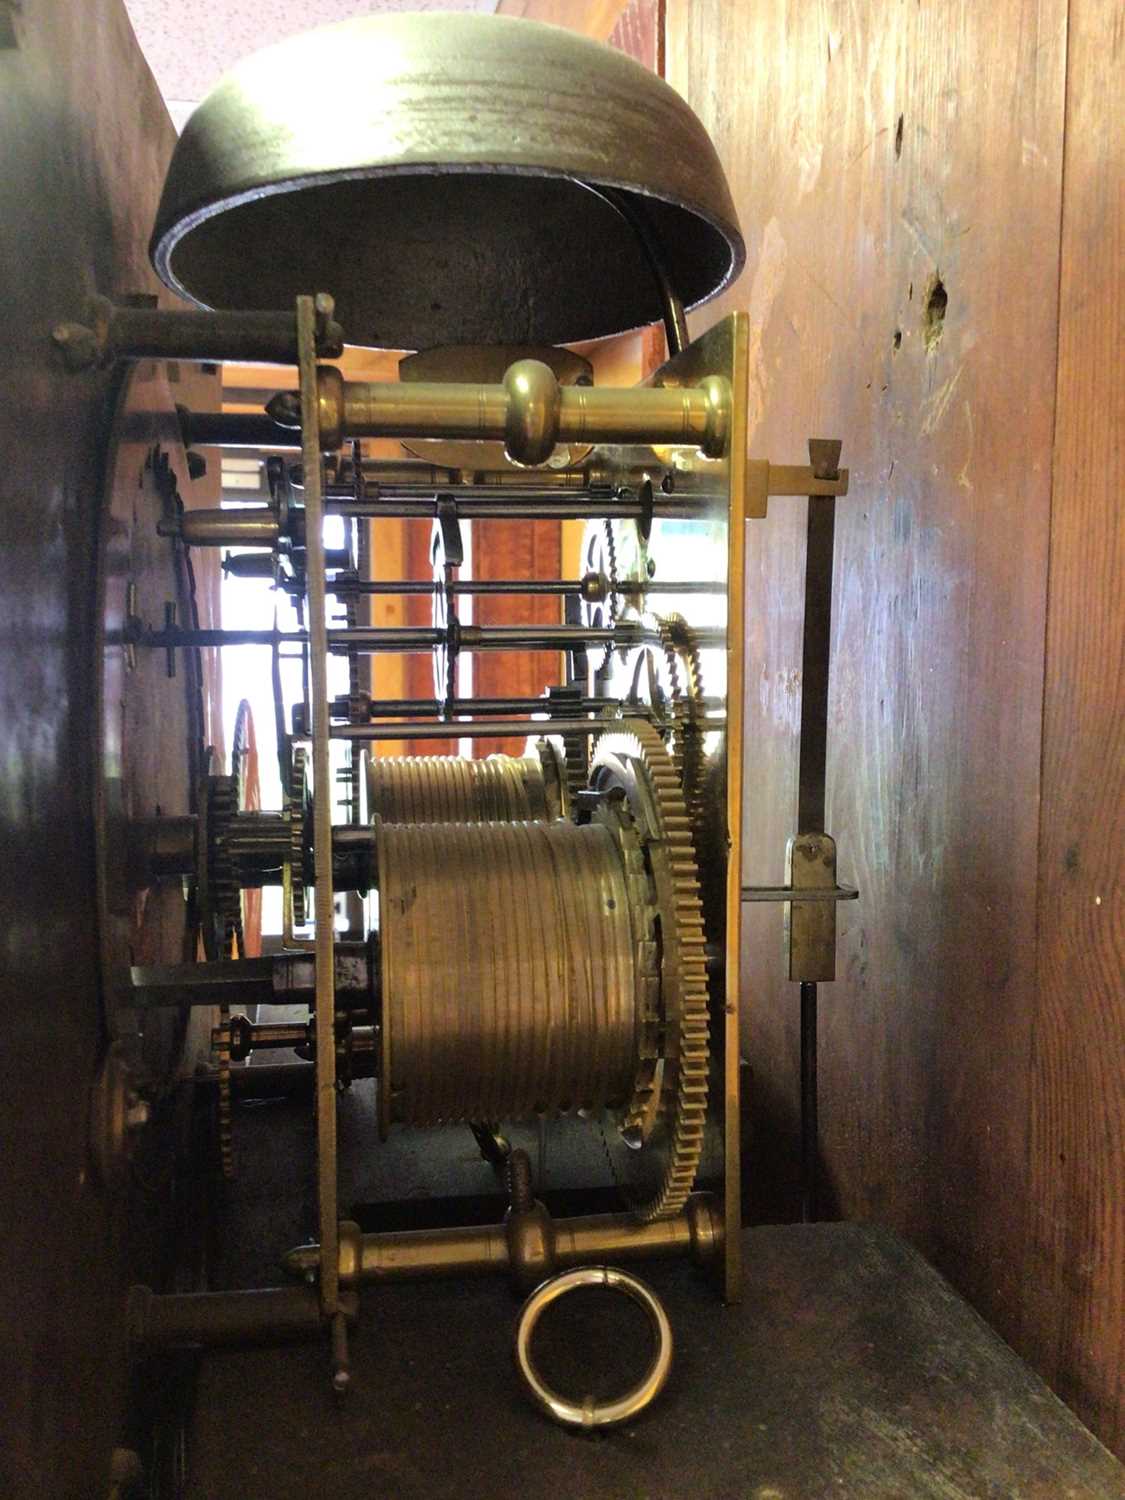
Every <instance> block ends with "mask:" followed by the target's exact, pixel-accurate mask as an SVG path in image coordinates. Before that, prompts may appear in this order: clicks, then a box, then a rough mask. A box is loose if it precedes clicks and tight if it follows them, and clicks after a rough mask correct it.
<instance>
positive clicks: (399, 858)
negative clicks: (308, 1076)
mask: <svg viewBox="0 0 1125 1500" xmlns="http://www.w3.org/2000/svg"><path fill="white" fill-rule="evenodd" d="M375 827H376V839H377V843H378V860H379V888H380V889H379V909H380V924H381V951H382V987H383V995H384V997H385V1001H384V1012H383V1064H382V1070H381V1078H382V1084H381V1088H380V1099H381V1103H380V1115H381V1123H382V1126H383V1128H384V1129H385V1128H386V1126H387V1125H388V1124H389V1123H390V1122H391V1121H392V1120H394V1121H400V1122H402V1123H407V1124H411V1125H436V1124H441V1123H445V1122H453V1121H460V1120H512V1119H527V1118H530V1117H532V1116H535V1115H538V1114H553V1113H556V1112H560V1111H565V1110H570V1109H577V1108H588V1109H595V1110H596V1109H599V1108H601V1107H602V1106H606V1105H618V1104H621V1103H622V1102H623V1101H625V1100H626V1099H627V1098H628V1097H629V1094H630V1091H631V1089H632V1085H633V1078H634V1074H635V1072H636V1067H637V1051H638V1037H639V996H638V973H637V964H636V959H635V948H634V943H635V924H636V923H637V922H639V921H640V917H639V915H637V914H635V913H633V911H632V910H631V906H630V900H629V889H628V885H627V883H626V878H625V869H624V865H623V861H622V855H621V851H620V846H619V844H618V842H617V839H616V837H615V835H614V833H613V832H612V831H611V830H610V829H609V828H607V827H605V826H604V825H603V824H600V823H591V824H587V825H585V826H582V827H578V826H576V825H575V824H573V823H570V822H567V821H560V822H554V823H532V822H524V823H509V824H502V823H478V824H463V825H452V824H429V825H427V826H423V827H404V826H401V825H392V824H388V823H383V822H382V821H377V822H376V825H375Z"/></svg>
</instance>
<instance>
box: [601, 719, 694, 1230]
mask: <svg viewBox="0 0 1125 1500" xmlns="http://www.w3.org/2000/svg"><path fill="white" fill-rule="evenodd" d="M622 760H624V761H635V762H637V763H638V764H639V765H640V766H641V767H642V768H643V770H644V774H645V776H646V779H647V781H648V784H649V787H650V788H651V790H652V791H653V793H654V807H655V814H654V816H655V826H654V827H652V828H651V829H650V830H649V836H648V839H647V841H646V838H645V834H644V833H643V832H642V834H641V842H642V845H643V844H645V843H646V842H647V845H648V853H649V859H650V861H651V864H652V868H653V875H654V882H655V886H656V894H657V900H658V903H659V908H660V917H661V932H662V938H663V962H662V970H661V996H662V999H663V1014H662V1016H661V1018H660V1020H661V1022H662V1029H663V1049H662V1050H663V1057H662V1061H663V1068H662V1070H660V1071H661V1078H660V1088H661V1093H662V1106H663V1108H664V1110H665V1112H666V1115H665V1118H666V1122H667V1125H668V1145H667V1160H666V1162H665V1164H664V1170H663V1173H662V1180H661V1182H660V1185H659V1187H658V1188H657V1189H656V1191H655V1193H654V1194H653V1195H652V1196H651V1197H650V1198H649V1199H648V1200H647V1201H645V1202H643V1203H640V1204H634V1212H635V1213H636V1215H637V1217H638V1218H639V1219H641V1220H643V1221H650V1220H653V1219H661V1218H668V1217H670V1216H671V1215H673V1214H676V1213H678V1212H679V1211H680V1209H682V1208H683V1206H684V1204H685V1203H686V1201H687V1199H688V1197H689V1195H690V1193H691V1190H692V1187H693V1185H694V1183H695V1178H696V1174H697V1172H698V1170H699V1161H700V1157H701V1155H702V1152H703V1141H704V1132H705V1126H706V1121H707V1093H708V1067H709V1056H710V1044H709V1027H710V1015H709V1011H710V1006H709V996H708V988H707V966H706V961H705V954H704V948H703V943H704V939H703V908H702V904H701V902H700V896H699V876H698V870H697V867H696V862H695V849H694V846H693V843H692V836H691V820H690V818H689V816H688V812H687V807H686V804H685V801H684V795H683V791H682V789H681V786H680V778H679V775H678V774H677V770H676V767H675V765H674V764H673V761H672V757H671V756H670V755H669V753H668V751H667V749H666V748H665V745H664V742H663V740H662V739H661V738H660V735H659V734H658V733H657V731H656V730H655V729H654V728H653V727H652V726H651V725H650V724H648V723H647V722H645V721H644V720H638V719H626V720H624V721H622V723H621V725H620V727H615V728H614V729H612V730H609V731H607V732H606V733H605V734H603V735H602V736H601V738H600V739H599V740H598V743H597V747H596V749H595V752H594V757H593V768H594V774H595V779H596V777H597V771H598V769H599V768H604V769H605V770H606V771H607V774H608V775H609V777H610V778H612V775H613V769H612V768H613V764H614V762H615V761H622ZM662 886H663V887H664V889H663V891H662V890H661V887H662ZM654 1072H655V1070H654ZM655 1088H656V1081H655V1077H653V1078H651V1079H650V1078H646V1077H645V1076H644V1070H643V1068H642V1073H641V1075H640V1076H639V1077H638V1089H637V1091H636V1092H635V1094H634V1099H633V1100H632V1101H631V1103H630V1110H629V1112H627V1113H626V1116H625V1119H624V1121H623V1124H624V1126H625V1128H628V1127H629V1125H630V1124H632V1123H633V1122H634V1116H633V1114H632V1111H633V1110H634V1107H635V1106H636V1104H637V1101H638V1099H639V1097H640V1095H641V1094H642V1093H643V1092H644V1091H645V1090H646V1089H647V1090H648V1093H649V1095H650V1096H651V1094H652V1092H653V1091H654V1090H655Z"/></svg>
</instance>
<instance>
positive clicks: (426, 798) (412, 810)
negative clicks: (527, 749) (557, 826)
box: [367, 755, 551, 823]
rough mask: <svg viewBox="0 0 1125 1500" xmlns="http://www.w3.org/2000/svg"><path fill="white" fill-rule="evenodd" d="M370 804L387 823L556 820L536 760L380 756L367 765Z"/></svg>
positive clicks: (538, 763) (493, 756) (375, 813)
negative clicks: (552, 814)
mask: <svg viewBox="0 0 1125 1500" xmlns="http://www.w3.org/2000/svg"><path fill="white" fill-rule="evenodd" d="M367 804H368V807H369V808H370V809H371V814H372V816H373V817H380V818H382V819H383V820H384V821H385V822H387V823H514V822H518V821H523V820H526V819H533V818H547V817H548V816H550V815H551V814H550V812H549V809H548V799H547V789H546V786H545V783H544V777H543V767H542V765H541V764H540V761H539V760H538V759H537V758H536V757H534V756H524V757H522V758H518V757H515V756H510V755H490V756H489V757H488V758H487V759H486V760H465V759H462V758H461V757H460V756H456V755H402V756H375V757H373V758H372V759H371V760H369V761H368V763H367Z"/></svg>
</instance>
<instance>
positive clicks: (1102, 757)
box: [1023, 0, 1125, 1449]
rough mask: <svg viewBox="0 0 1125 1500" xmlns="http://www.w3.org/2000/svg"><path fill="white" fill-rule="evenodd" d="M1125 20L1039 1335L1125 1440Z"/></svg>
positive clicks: (1049, 887) (1036, 1352)
mask: <svg viewBox="0 0 1125 1500" xmlns="http://www.w3.org/2000/svg"><path fill="white" fill-rule="evenodd" d="M1123 43H1125V16H1123V14H1122V11H1121V8H1120V7H1119V6H1114V5H1112V4H1106V3H1101V0H1071V4H1070V29H1069V41H1068V47H1067V118H1066V149H1065V161H1064V168H1063V212H1062V263H1061V274H1060V282H1059V363H1058V387H1057V409H1056V417H1055V453H1054V492H1053V499H1052V506H1051V554H1050V575H1049V591H1048V608H1047V670H1046V679H1045V691H1044V722H1043V773H1042V799H1041V816H1040V847H1039V855H1040V862H1039V948H1038V952H1039V992H1038V997H1037V1003H1036V1007H1035V1012H1034V1030H1033V1034H1032V1053H1031V1138H1030V1150H1029V1161H1030V1180H1029V1184H1028V1188H1029V1201H1030V1205H1031V1219H1030V1224H1029V1230H1028V1246H1027V1257H1026V1261H1025V1268H1024V1287H1025V1315H1024V1331H1023V1342H1024V1346H1025V1347H1026V1348H1027V1349H1028V1351H1029V1352H1030V1353H1031V1355H1032V1357H1033V1358H1034V1360H1035V1363H1036V1364H1037V1365H1038V1367H1039V1368H1040V1370H1042V1371H1043V1373H1044V1374H1045V1375H1046V1376H1047V1378H1048V1379H1049V1380H1050V1381H1051V1382H1052V1383H1053V1384H1054V1385H1055V1386H1056V1388H1057V1389H1058V1390H1059V1391H1060V1392H1061V1393H1062V1394H1063V1395H1064V1396H1065V1397H1066V1399H1067V1400H1068V1401H1070V1402H1071V1403H1072V1404H1073V1405H1074V1406H1075V1407H1076V1408H1077V1410H1078V1411H1080V1412H1081V1413H1082V1414H1083V1416H1085V1418H1086V1419H1087V1421H1088V1422H1090V1424H1091V1425H1092V1426H1093V1427H1094V1429H1095V1431H1097V1432H1100V1433H1101V1434H1102V1435H1103V1436H1104V1437H1105V1440H1106V1441H1107V1442H1109V1443H1111V1444H1116V1445H1117V1447H1118V1448H1119V1449H1121V1448H1122V1447H1123V1446H1125V1165H1123V1163H1125V1082H1123V1072H1125V881H1123V879H1122V873H1123V872H1122V859H1123V855H1122V851H1123V849H1125V720H1123V715H1122V706H1123V704H1125V659H1123V653H1125V530H1123V528H1122V507H1121V480H1120V474H1121V463H1122V456H1123V455H1122V443H1121V432H1122V423H1123V419H1125V399H1123V396H1122V381H1121V348H1122V339H1123V336H1125V297H1123V295H1122V274H1123V272H1122V268H1123V266H1125V234H1123V213H1122V168H1123V166H1125V118H1123V115H1122V111H1121V108H1120V104H1119V103H1118V104H1116V105H1114V103H1113V102H1112V101H1113V100H1114V98H1115V95H1118V96H1119V94H1120V84H1121V63H1122V55H1123V51H1125V46H1123Z"/></svg>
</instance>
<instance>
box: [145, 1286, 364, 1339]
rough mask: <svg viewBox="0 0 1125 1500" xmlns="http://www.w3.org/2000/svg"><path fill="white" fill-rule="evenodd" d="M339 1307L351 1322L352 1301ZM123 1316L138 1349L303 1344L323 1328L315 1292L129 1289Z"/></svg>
mask: <svg viewBox="0 0 1125 1500" xmlns="http://www.w3.org/2000/svg"><path fill="white" fill-rule="evenodd" d="M341 1302H342V1310H343V1311H344V1312H345V1313H346V1314H347V1315H348V1316H350V1317H355V1315H356V1312H357V1307H356V1303H355V1299H354V1296H345V1298H343V1299H341ZM127 1316H128V1327H129V1337H130V1342H131V1343H132V1344H134V1346H139V1347H142V1348H168V1347H180V1348H215V1347H221V1346H223V1345H230V1344H245V1343H256V1342H270V1341H272V1340H275V1339H289V1338H307V1337H310V1336H313V1335H316V1334H318V1333H320V1331H321V1329H322V1328H323V1320H322V1315H321V1308H320V1303H319V1300H318V1298H317V1294H316V1290H315V1288H312V1287H306V1286H294V1287H289V1286H285V1287H265V1288H261V1289H255V1290H253V1291H233V1292H176V1293H171V1294H169V1295H163V1296H161V1295H157V1294H156V1293H155V1292H153V1291H152V1290H151V1289H150V1288H149V1287H147V1286H133V1287H130V1289H129V1299H128V1314H127Z"/></svg>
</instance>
